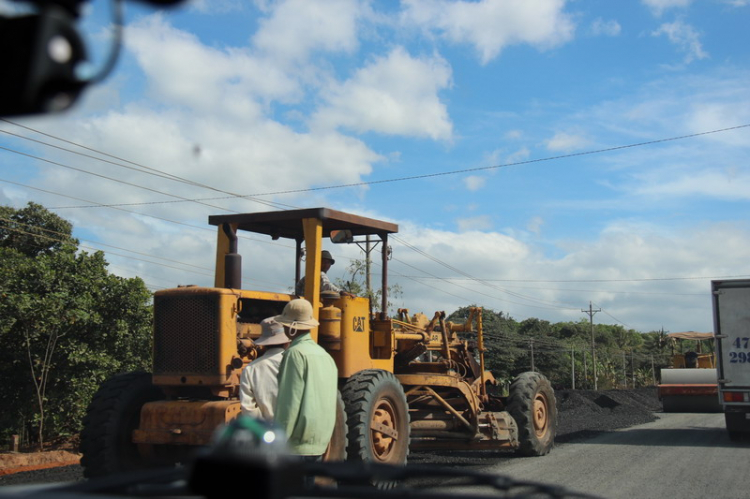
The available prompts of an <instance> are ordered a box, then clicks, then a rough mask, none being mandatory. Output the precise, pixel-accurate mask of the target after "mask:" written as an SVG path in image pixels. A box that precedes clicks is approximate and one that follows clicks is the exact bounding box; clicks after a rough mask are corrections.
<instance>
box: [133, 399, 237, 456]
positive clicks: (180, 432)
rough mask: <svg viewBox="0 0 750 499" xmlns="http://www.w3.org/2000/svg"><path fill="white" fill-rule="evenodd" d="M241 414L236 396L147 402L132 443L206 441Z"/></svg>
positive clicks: (184, 443) (191, 443) (196, 443)
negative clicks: (221, 398)
mask: <svg viewBox="0 0 750 499" xmlns="http://www.w3.org/2000/svg"><path fill="white" fill-rule="evenodd" d="M239 414H240V403H239V401H238V400H216V401H188V400H164V401H156V402H150V403H148V404H145V405H144V406H143V409H141V420H140V425H139V426H138V429H137V430H134V431H133V443H135V444H151V445H193V446H197V445H208V444H209V443H210V442H211V439H212V437H213V434H214V431H215V430H216V428H218V427H219V426H220V425H223V424H225V423H228V422H230V421H232V420H233V419H235V418H236V417H237V416H239Z"/></svg>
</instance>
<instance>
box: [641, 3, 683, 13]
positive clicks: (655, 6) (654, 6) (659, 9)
mask: <svg viewBox="0 0 750 499" xmlns="http://www.w3.org/2000/svg"><path fill="white" fill-rule="evenodd" d="M641 1H642V2H643V4H644V5H646V7H648V8H649V9H651V11H652V12H653V13H654V15H656V16H661V15H662V14H663V13H664V11H666V10H668V9H677V8H684V7H687V6H688V5H690V4H691V3H693V0H641Z"/></svg>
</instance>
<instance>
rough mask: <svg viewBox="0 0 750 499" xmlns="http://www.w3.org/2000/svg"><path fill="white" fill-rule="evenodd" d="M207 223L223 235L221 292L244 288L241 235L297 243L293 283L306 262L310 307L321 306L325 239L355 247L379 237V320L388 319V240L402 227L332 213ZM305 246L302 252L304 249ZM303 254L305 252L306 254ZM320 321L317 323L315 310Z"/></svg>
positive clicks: (219, 249) (218, 284)
mask: <svg viewBox="0 0 750 499" xmlns="http://www.w3.org/2000/svg"><path fill="white" fill-rule="evenodd" d="M208 222H209V223H210V224H211V225H216V226H218V227H220V228H221V229H222V230H219V231H218V232H217V233H218V241H217V251H216V276H215V284H214V285H215V286H216V287H217V288H223V287H231V288H240V287H241V283H240V282H238V281H239V277H238V275H239V271H238V270H237V267H238V266H239V262H238V260H239V258H238V255H236V252H237V242H236V239H237V236H236V234H237V231H246V232H254V233H257V234H266V235H268V236H271V238H272V239H274V240H277V239H281V238H285V239H292V240H294V241H296V251H297V254H296V266H295V278H294V282H295V283H296V282H298V281H299V279H300V277H301V273H302V257H303V254H304V255H307V257H306V263H305V271H304V275H305V293H304V295H305V297H308V299H309V300H310V302H312V303H318V302H319V301H320V298H321V296H320V279H319V278H318V276H320V272H321V258H320V255H321V251H322V249H323V247H322V239H323V238H324V237H326V238H331V239H332V240H336V241H337V242H353V239H354V238H357V237H366V236H376V237H378V238H379V239H380V241H379V242H380V249H381V261H382V268H383V280H382V295H381V307H380V310H381V314H385V313H386V309H387V303H388V296H387V290H388V234H393V233H396V232H398V225H396V224H392V223H389V222H384V221H381V220H374V219H371V218H367V217H362V216H358V215H352V214H350V213H344V212H342V211H337V210H332V209H330V208H308V209H301V210H288V211H273V212H261V213H242V214H232V215H216V216H210V217H209V218H208ZM303 244H304V246H303ZM303 248H304V251H303ZM315 314H316V317H315V318H316V319H318V318H319V317H318V316H317V314H318V307H315Z"/></svg>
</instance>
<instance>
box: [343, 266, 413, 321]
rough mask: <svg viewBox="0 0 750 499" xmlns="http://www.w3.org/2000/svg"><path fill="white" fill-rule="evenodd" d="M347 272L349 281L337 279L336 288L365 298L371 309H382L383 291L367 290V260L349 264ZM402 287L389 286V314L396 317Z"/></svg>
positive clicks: (396, 285)
mask: <svg viewBox="0 0 750 499" xmlns="http://www.w3.org/2000/svg"><path fill="white" fill-rule="evenodd" d="M346 272H347V275H348V279H347V278H346V277H345V278H343V279H341V278H337V279H336V282H335V284H336V286H338V287H339V288H341V289H342V290H344V291H347V292H349V293H352V294H353V295H356V296H363V297H366V298H369V299H370V307H371V309H376V308H378V307H380V301H381V297H382V296H383V290H382V289H377V290H374V289H369V290H368V289H366V288H367V285H366V279H367V262H365V260H359V259H356V260H352V262H351V263H350V264H349V266H348V267H347V268H346ZM402 294H403V293H402V290H401V286H399V285H398V284H393V285H391V286H388V303H387V308H388V313H389V314H390V315H391V316H393V315H395V311H394V310H393V308H394V305H393V304H394V302H395V301H398V300H399V299H400V298H401V295H402Z"/></svg>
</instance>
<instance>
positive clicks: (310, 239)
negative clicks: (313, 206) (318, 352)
mask: <svg viewBox="0 0 750 499" xmlns="http://www.w3.org/2000/svg"><path fill="white" fill-rule="evenodd" d="M302 227H303V229H304V232H305V255H306V264H305V298H306V299H307V300H308V301H309V302H310V303H312V304H313V316H314V317H315V319H316V320H317V319H318V316H319V314H318V307H319V303H320V252H321V251H322V250H323V243H322V240H323V222H322V221H321V220H320V219H319V218H304V219H302ZM310 337H311V338H312V339H313V340H314V341H318V328H315V329H312V330H311V331H310Z"/></svg>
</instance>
